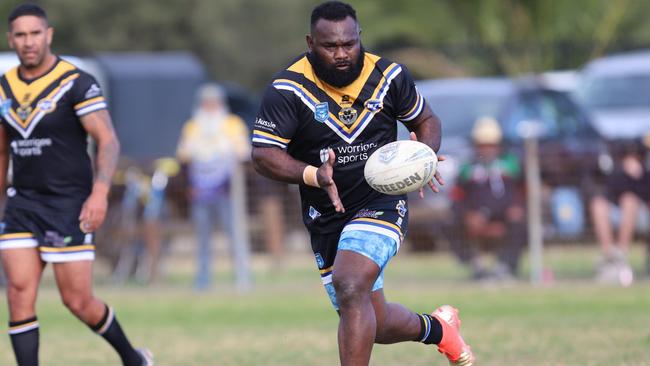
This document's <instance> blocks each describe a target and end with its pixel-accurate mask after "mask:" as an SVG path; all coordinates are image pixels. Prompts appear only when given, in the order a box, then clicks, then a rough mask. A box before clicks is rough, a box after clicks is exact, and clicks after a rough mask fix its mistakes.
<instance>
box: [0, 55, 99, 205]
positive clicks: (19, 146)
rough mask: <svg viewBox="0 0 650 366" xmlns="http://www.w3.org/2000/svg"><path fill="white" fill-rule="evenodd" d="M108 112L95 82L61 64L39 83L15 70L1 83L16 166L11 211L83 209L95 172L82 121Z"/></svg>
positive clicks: (1, 114)
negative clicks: (89, 114)
mask: <svg viewBox="0 0 650 366" xmlns="http://www.w3.org/2000/svg"><path fill="white" fill-rule="evenodd" d="M106 107H107V106H106V100H105V99H104V96H103V95H102V91H101V89H100V88H99V85H98V84H97V82H96V81H95V79H94V78H93V77H92V76H91V75H89V74H87V73H86V72H84V71H82V70H80V69H78V68H76V67H75V66H74V65H72V64H71V63H69V62H67V61H64V60H62V59H57V62H56V64H55V65H54V66H53V67H52V69H51V70H50V71H48V72H47V73H46V74H45V75H43V76H41V77H38V78H36V79H32V80H24V79H23V78H22V77H21V76H20V73H19V72H18V68H17V67H16V68H13V69H11V70H9V71H7V72H6V73H5V74H4V75H3V76H2V78H0V119H1V120H2V126H3V127H4V129H5V131H6V134H7V137H8V143H9V152H10V154H11V159H12V164H13V187H11V188H9V189H8V196H9V202H8V205H9V206H14V207H20V208H25V209H30V210H38V209H64V208H70V207H80V205H81V203H83V201H84V200H85V199H86V198H87V197H88V195H89V194H90V191H91V188H92V181H93V172H92V167H91V161H90V157H89V156H88V152H87V148H88V146H87V133H86V131H85V129H84V128H83V127H82V125H81V122H80V120H79V118H80V117H82V116H84V115H85V114H88V113H91V112H94V111H97V110H100V109H105V108H106Z"/></svg>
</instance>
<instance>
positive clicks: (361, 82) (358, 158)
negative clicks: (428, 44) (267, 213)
mask: <svg viewBox="0 0 650 366" xmlns="http://www.w3.org/2000/svg"><path fill="white" fill-rule="evenodd" d="M364 57H365V58H364V66H363V69H362V71H361V74H360V76H359V77H358V78H357V80H355V81H354V82H353V83H352V84H350V85H348V86H346V87H343V88H334V87H332V86H330V85H328V84H326V83H324V82H323V81H321V80H320V79H318V78H317V77H316V75H315V73H314V70H313V69H312V66H311V64H310V62H309V60H308V58H307V56H306V55H303V56H301V57H300V58H298V59H297V61H295V62H294V63H293V64H292V65H291V66H289V68H287V69H286V70H284V71H282V72H280V73H279V74H278V75H276V77H275V79H274V80H273V82H272V83H271V85H269V87H268V88H267V90H266V93H265V95H264V99H263V101H262V105H261V107H260V111H259V114H258V116H257V119H256V121H255V127H254V131H253V146H256V147H279V148H282V149H286V151H287V152H288V153H289V154H290V155H291V156H292V157H293V158H295V159H297V160H300V161H304V162H306V163H308V164H311V165H314V166H320V165H321V164H322V162H323V161H325V160H326V159H327V149H328V148H331V149H333V150H334V153H335V154H336V162H335V165H334V181H335V182H336V185H337V188H338V192H339V196H340V197H341V200H342V202H343V205H344V206H345V208H346V214H336V212H335V211H334V207H333V205H332V203H331V201H330V199H329V197H328V195H327V193H326V192H325V191H324V190H322V189H319V188H313V187H309V186H306V185H304V184H301V185H300V194H301V198H302V208H303V220H304V222H305V225H306V226H307V228H308V229H309V230H310V231H312V232H320V233H328V232H334V231H337V230H340V229H341V226H342V225H343V224H344V223H345V222H346V221H348V219H350V218H351V215H354V214H355V212H356V211H357V210H358V209H360V208H361V207H363V206H364V205H365V204H366V203H367V202H369V201H370V200H372V199H374V198H377V197H380V196H381V195H382V194H381V193H379V192H377V191H375V190H373V189H372V188H370V186H369V185H368V184H367V183H366V181H365V179H364V177H363V168H364V165H365V162H366V160H367V159H368V157H369V156H370V154H372V152H374V151H375V150H376V149H377V148H379V147H381V146H383V145H385V144H387V143H389V142H392V141H395V139H396V138H397V123H396V121H397V120H400V121H402V122H404V123H406V124H408V122H409V121H412V120H413V119H415V118H416V117H417V116H418V115H419V114H420V112H421V111H422V108H423V107H424V100H423V98H422V96H421V95H420V94H419V93H418V92H417V90H416V88H415V83H414V82H413V79H412V78H411V76H410V75H409V73H408V72H407V70H406V68H404V66H401V65H399V64H396V63H393V62H391V61H389V60H386V59H384V58H380V57H378V56H375V55H373V54H370V53H366V54H365V55H364Z"/></svg>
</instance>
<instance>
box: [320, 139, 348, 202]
mask: <svg viewBox="0 0 650 366" xmlns="http://www.w3.org/2000/svg"><path fill="white" fill-rule="evenodd" d="M335 161H336V155H335V154H334V150H332V149H329V158H328V159H327V161H325V162H324V163H323V165H321V166H320V168H318V171H317V172H316V179H318V185H320V186H321V188H323V189H324V190H325V191H326V192H327V195H328V196H329V197H330V200H331V201H332V204H333V205H334V209H335V210H336V212H340V213H343V212H345V207H343V203H342V202H341V198H340V197H339V190H338V189H337V188H336V183H334V179H333V178H332V176H333V175H334V162H335Z"/></svg>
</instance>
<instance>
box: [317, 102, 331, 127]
mask: <svg viewBox="0 0 650 366" xmlns="http://www.w3.org/2000/svg"><path fill="white" fill-rule="evenodd" d="M329 114H330V109H329V106H328V105H327V102H323V103H318V104H316V105H315V106H314V119H315V120H316V121H318V122H321V123H324V122H325V121H327V118H328V117H329Z"/></svg>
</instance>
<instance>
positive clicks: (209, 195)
mask: <svg viewBox="0 0 650 366" xmlns="http://www.w3.org/2000/svg"><path fill="white" fill-rule="evenodd" d="M176 155H177V157H178V160H180V161H181V163H183V164H186V165H187V172H188V178H189V189H190V192H189V193H190V201H191V202H190V205H191V209H192V219H193V220H194V225H195V227H196V228H195V230H196V235H197V239H198V247H197V251H196V254H197V272H196V279H195V287H196V289H198V290H206V289H208V288H209V287H210V286H211V285H212V263H213V255H212V240H211V237H212V231H213V229H214V224H215V222H216V220H219V223H220V224H221V227H222V229H223V230H225V231H226V232H227V233H228V244H230V252H231V254H232V257H233V258H234V268H235V281H236V285H237V289H238V290H239V291H241V292H245V291H248V290H249V288H250V285H251V283H250V282H251V278H250V263H249V262H250V259H249V258H250V248H248V243H247V242H246V241H244V240H241V239H240V236H239V235H238V233H237V232H236V229H235V227H234V225H233V220H232V219H231V217H232V211H233V206H232V205H233V203H232V200H231V199H230V192H231V178H232V174H233V172H234V169H235V168H236V166H237V164H240V163H241V162H242V161H244V160H246V159H248V158H249V156H250V140H249V134H248V130H247V128H246V124H245V123H244V121H242V119H241V118H239V117H238V116H236V115H234V114H231V113H230V110H229V108H228V105H227V101H226V96H225V93H224V91H223V89H222V88H221V87H219V86H217V85H216V84H206V85H204V86H202V87H201V88H200V89H199V91H198V93H197V108H196V111H195V112H194V116H193V117H192V119H191V120H190V121H188V122H187V123H186V124H185V126H184V127H183V131H182V133H181V138H180V141H179V143H178V149H177V152H176Z"/></svg>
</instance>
